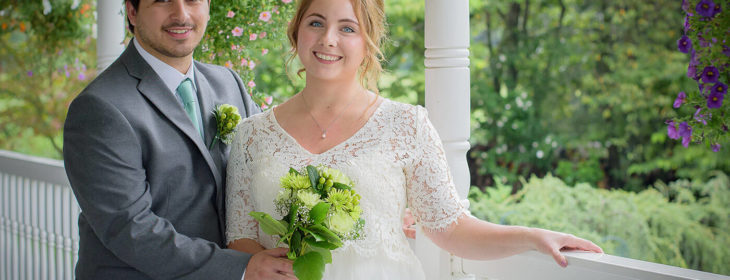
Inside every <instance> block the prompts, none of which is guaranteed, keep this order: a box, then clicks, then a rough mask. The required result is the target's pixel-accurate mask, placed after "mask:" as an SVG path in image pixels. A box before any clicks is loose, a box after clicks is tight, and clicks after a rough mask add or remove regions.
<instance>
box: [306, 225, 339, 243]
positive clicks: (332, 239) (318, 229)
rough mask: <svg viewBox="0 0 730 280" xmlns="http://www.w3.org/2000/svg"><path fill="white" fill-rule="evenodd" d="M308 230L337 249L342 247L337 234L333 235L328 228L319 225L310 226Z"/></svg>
mask: <svg viewBox="0 0 730 280" xmlns="http://www.w3.org/2000/svg"><path fill="white" fill-rule="evenodd" d="M308 229H309V231H311V232H312V233H316V234H319V235H321V236H322V237H324V238H325V240H326V241H327V242H329V243H332V244H334V245H336V246H337V247H340V246H342V240H340V237H338V236H337V234H335V233H334V232H332V231H331V230H329V229H328V228H326V227H324V226H321V225H313V226H310V227H309V228H308Z"/></svg>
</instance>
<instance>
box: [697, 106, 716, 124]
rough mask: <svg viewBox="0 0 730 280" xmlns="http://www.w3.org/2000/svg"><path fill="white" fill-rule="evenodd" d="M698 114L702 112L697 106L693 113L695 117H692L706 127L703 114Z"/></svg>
mask: <svg viewBox="0 0 730 280" xmlns="http://www.w3.org/2000/svg"><path fill="white" fill-rule="evenodd" d="M700 112H702V107H700V106H697V111H695V116H694V117H695V121H697V122H698V123H701V124H704V125H707V119H706V118H705V114H700ZM710 117H712V115H710Z"/></svg>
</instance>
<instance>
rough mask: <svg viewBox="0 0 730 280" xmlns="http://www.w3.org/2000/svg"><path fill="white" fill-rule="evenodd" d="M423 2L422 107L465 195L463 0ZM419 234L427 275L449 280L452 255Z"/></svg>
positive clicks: (465, 13)
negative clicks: (424, 82) (424, 50)
mask: <svg viewBox="0 0 730 280" xmlns="http://www.w3.org/2000/svg"><path fill="white" fill-rule="evenodd" d="M425 1H426V15H425V21H426V25H425V26H426V35H425V36H426V38H425V41H426V53H425V56H426V59H425V64H426V77H425V78H426V108H427V109H428V112H429V117H430V120H431V122H432V123H433V125H434V126H435V127H436V130H437V131H438V132H439V135H440V136H441V141H442V142H443V145H444V149H445V150H446V158H447V160H448V163H449V168H450V169H451V174H452V176H453V178H454V183H455V184H456V189H457V191H458V193H459V196H460V197H461V198H462V199H466V197H467V193H468V191H469V186H470V175H469V167H468V166H467V163H466V152H467V150H469V133H470V123H469V122H470V117H469V107H470V106H469V104H470V101H469V0H425ZM424 237H425V236H424V235H423V234H419V235H418V238H417V239H416V254H417V255H418V257H419V259H420V260H421V263H422V264H423V267H424V269H425V270H426V278H427V279H429V280H430V279H434V280H435V279H451V278H452V274H451V272H452V268H451V261H452V258H451V256H450V254H449V253H447V252H446V251H443V250H441V249H440V248H438V247H436V245H435V244H433V243H432V242H431V241H430V240H428V238H424Z"/></svg>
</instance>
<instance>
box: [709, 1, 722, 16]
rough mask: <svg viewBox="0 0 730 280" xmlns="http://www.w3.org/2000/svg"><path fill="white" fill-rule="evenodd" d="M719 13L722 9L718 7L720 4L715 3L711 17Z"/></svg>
mask: <svg viewBox="0 0 730 280" xmlns="http://www.w3.org/2000/svg"><path fill="white" fill-rule="evenodd" d="M720 12H722V7H721V6H720V3H715V7H713V8H712V16H711V17H715V16H716V15H717V14H719V13H720Z"/></svg>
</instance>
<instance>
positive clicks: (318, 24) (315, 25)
mask: <svg viewBox="0 0 730 280" xmlns="http://www.w3.org/2000/svg"><path fill="white" fill-rule="evenodd" d="M309 26H312V27H322V23H320V22H319V21H313V22H310V23H309Z"/></svg>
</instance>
